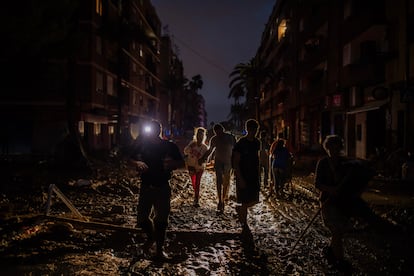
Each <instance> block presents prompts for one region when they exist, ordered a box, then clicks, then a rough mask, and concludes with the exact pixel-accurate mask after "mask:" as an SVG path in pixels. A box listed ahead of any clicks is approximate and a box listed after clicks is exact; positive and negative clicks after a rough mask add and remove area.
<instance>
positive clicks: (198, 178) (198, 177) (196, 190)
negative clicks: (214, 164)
mask: <svg viewBox="0 0 414 276" xmlns="http://www.w3.org/2000/svg"><path fill="white" fill-rule="evenodd" d="M203 172H204V171H198V172H197V173H196V178H195V188H194V195H195V198H194V204H195V205H198V201H199V199H200V184H201V177H202V176H203Z"/></svg>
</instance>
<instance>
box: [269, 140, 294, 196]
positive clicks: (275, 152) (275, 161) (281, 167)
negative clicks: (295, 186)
mask: <svg viewBox="0 0 414 276" xmlns="http://www.w3.org/2000/svg"><path fill="white" fill-rule="evenodd" d="M292 158H293V156H292V153H290V152H289V150H288V149H287V148H286V146H285V140H283V139H278V140H276V141H275V142H274V143H273V144H272V146H271V163H272V177H273V185H274V189H275V193H276V197H278V198H279V197H281V196H283V188H284V186H285V183H286V181H287V179H288V177H289V173H290V170H291V166H292V164H291V162H292Z"/></svg>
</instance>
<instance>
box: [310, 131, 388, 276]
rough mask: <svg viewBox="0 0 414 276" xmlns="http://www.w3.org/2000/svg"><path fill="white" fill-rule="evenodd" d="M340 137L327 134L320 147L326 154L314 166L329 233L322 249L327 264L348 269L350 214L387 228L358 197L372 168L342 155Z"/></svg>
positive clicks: (377, 226)
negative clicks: (346, 252) (346, 238)
mask: <svg viewBox="0 0 414 276" xmlns="http://www.w3.org/2000/svg"><path fill="white" fill-rule="evenodd" d="M343 147H344V145H343V140H342V138H341V137H340V136H338V135H328V136H327V137H326V138H325V140H324V142H323V148H324V149H325V151H326V153H327V155H328V156H326V157H324V158H322V159H320V160H319V161H318V163H317V166H316V174H315V187H316V188H317V189H318V190H319V191H320V205H321V212H322V218H323V222H324V224H325V226H326V227H327V228H328V229H329V231H330V232H331V241H330V245H329V246H328V247H327V248H325V249H324V255H325V257H326V258H327V261H328V263H330V264H331V265H334V266H335V267H337V268H338V269H339V270H343V271H350V270H351V264H350V263H349V262H348V261H347V260H345V258H344V244H343V239H344V234H345V231H347V229H349V228H350V227H351V225H350V223H349V221H350V218H351V217H355V218H362V219H364V220H365V221H366V222H368V223H369V224H370V225H372V226H374V227H375V229H379V228H381V227H384V226H385V227H389V224H388V223H387V222H385V221H384V220H382V219H381V218H379V217H378V216H377V215H376V214H375V213H374V212H373V211H372V210H371V209H370V208H369V207H368V205H367V204H366V202H365V201H363V200H362V199H361V197H360V195H361V193H362V191H363V190H364V189H365V188H366V186H367V183H368V181H369V179H370V178H371V177H372V176H373V175H374V171H373V170H371V169H369V168H368V167H366V166H365V165H364V164H362V163H361V162H360V161H356V160H351V159H348V158H346V157H345V156H343V155H342V150H343Z"/></svg>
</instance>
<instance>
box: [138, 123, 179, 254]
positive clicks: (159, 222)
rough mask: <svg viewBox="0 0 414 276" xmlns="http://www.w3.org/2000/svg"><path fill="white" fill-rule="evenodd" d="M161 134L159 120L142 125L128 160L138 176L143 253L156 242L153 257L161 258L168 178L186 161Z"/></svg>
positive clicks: (169, 197)
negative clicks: (144, 238) (139, 182)
mask: <svg viewBox="0 0 414 276" xmlns="http://www.w3.org/2000/svg"><path fill="white" fill-rule="evenodd" d="M160 135H161V124H160V123H159V122H157V121H151V122H149V123H147V124H145V125H144V127H143V129H142V130H141V132H140V135H139V136H138V137H137V139H136V141H135V144H134V148H133V150H132V152H131V163H132V164H133V166H135V168H136V169H137V172H138V173H139V174H140V176H141V188H140V194H139V202H138V209H137V213H138V214H137V222H138V226H139V227H141V228H142V230H143V231H144V232H145V233H146V235H147V241H146V242H145V243H144V246H143V249H144V252H149V251H150V248H151V247H152V246H153V244H154V243H155V244H156V253H155V258H156V259H159V260H164V259H168V258H169V257H168V255H167V254H166V253H165V252H164V250H163V247H164V241H165V233H166V229H167V226H168V217H169V214H170V199H171V188H170V185H169V180H170V178H171V174H172V171H173V170H175V169H178V168H180V167H184V166H185V162H184V158H183V157H182V155H181V153H180V150H179V148H178V146H177V145H176V144H174V143H173V142H170V141H167V140H163V139H161V138H160Z"/></svg>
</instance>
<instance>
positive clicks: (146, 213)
mask: <svg viewBox="0 0 414 276" xmlns="http://www.w3.org/2000/svg"><path fill="white" fill-rule="evenodd" d="M153 200H154V197H153V196H152V195H151V190H150V188H148V187H142V188H141V191H140V194H139V200H138V207H137V226H138V227H140V228H141V229H142V231H143V232H144V233H145V235H146V236H147V240H146V241H145V243H144V245H143V251H144V253H148V251H149V250H150V248H151V247H152V245H153V244H154V238H155V237H154V224H153V221H152V220H151V219H150V215H151V210H152V206H153Z"/></svg>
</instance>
